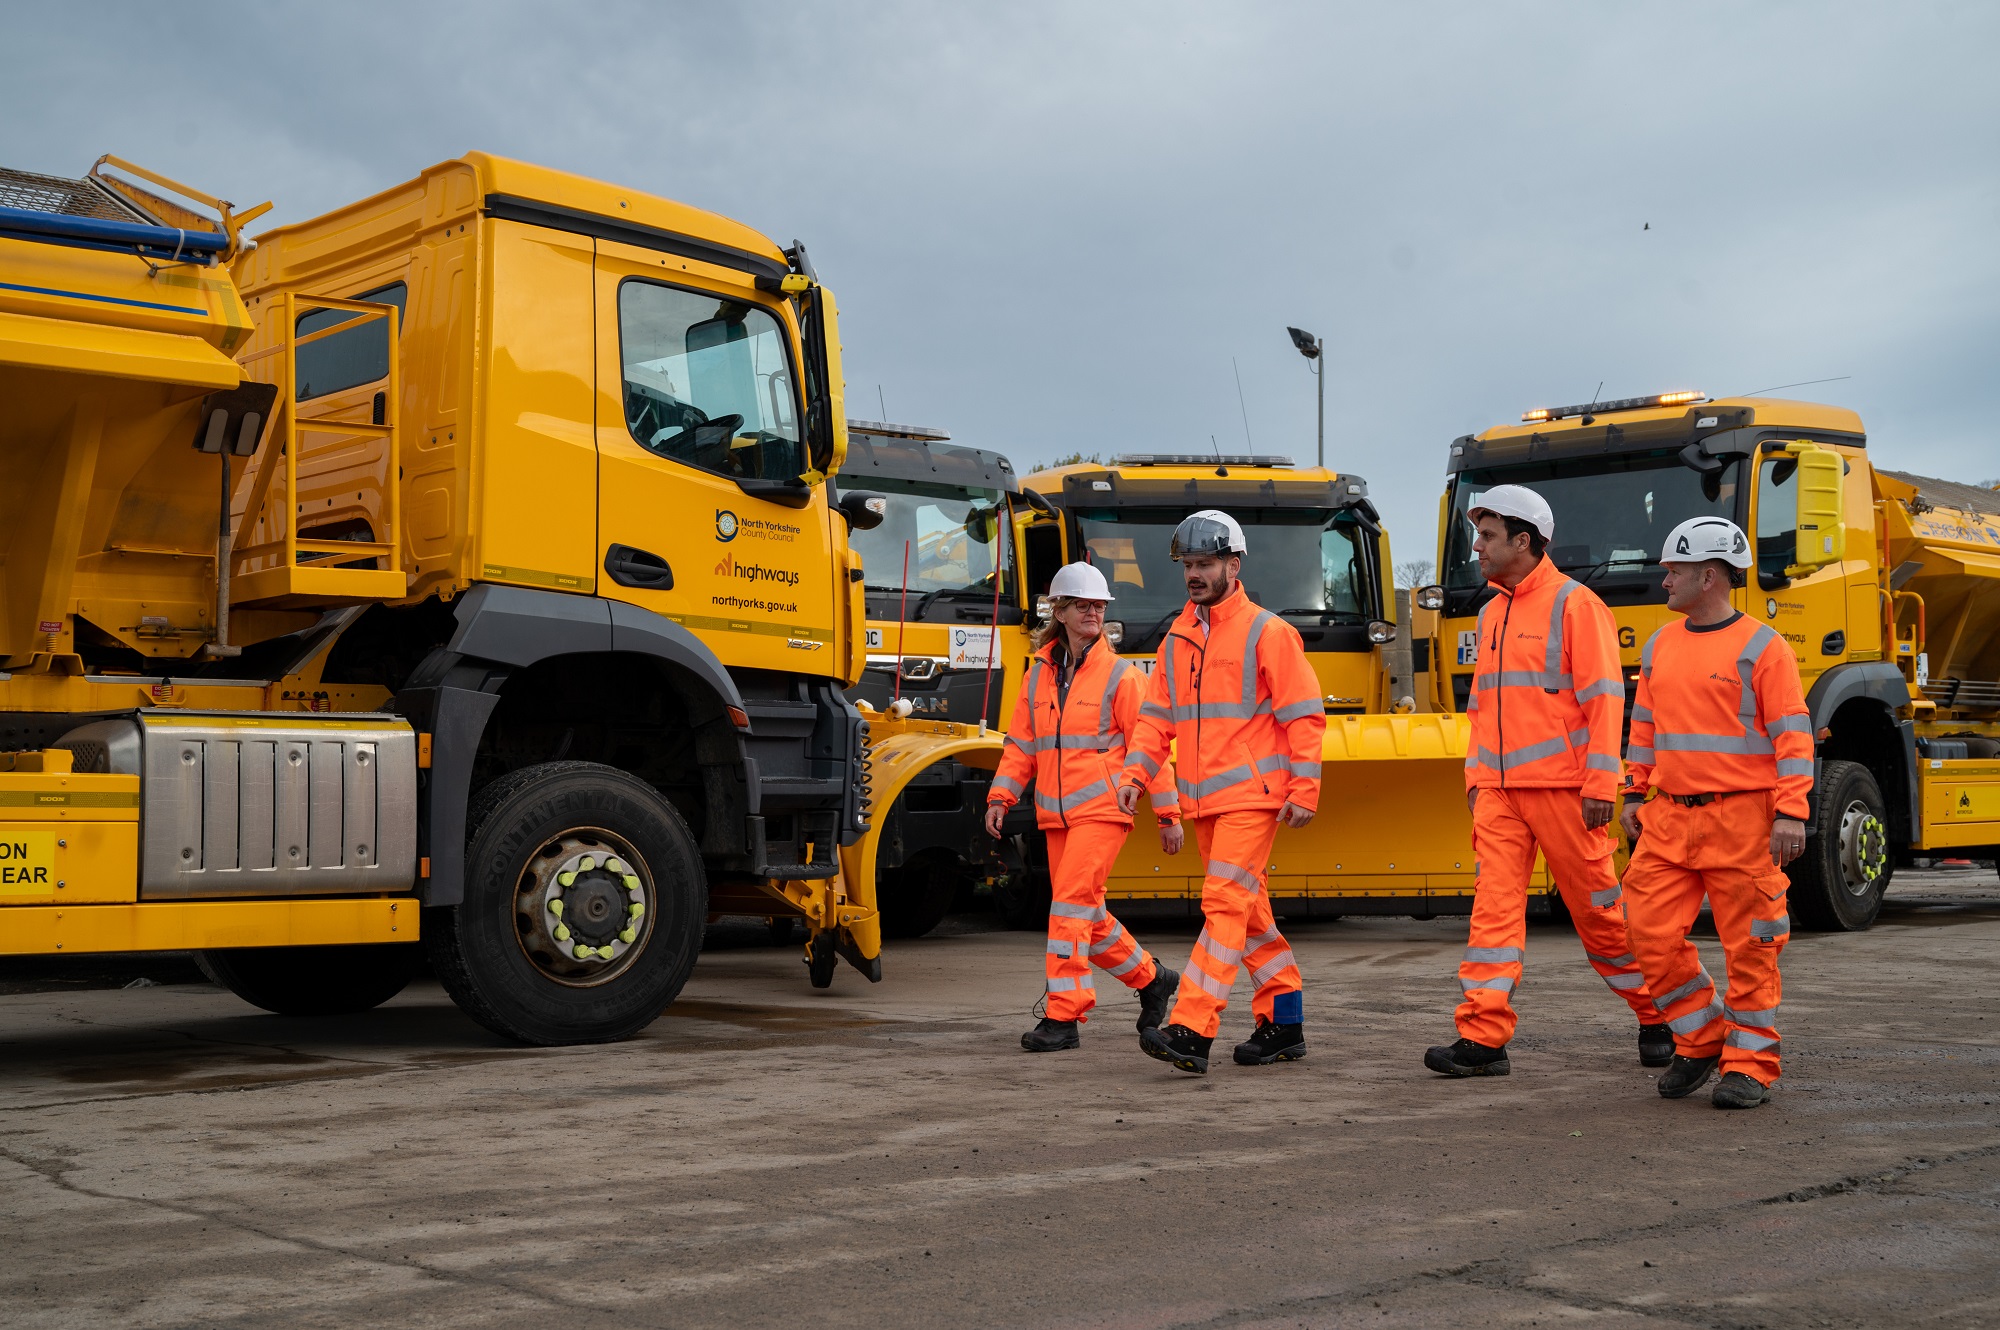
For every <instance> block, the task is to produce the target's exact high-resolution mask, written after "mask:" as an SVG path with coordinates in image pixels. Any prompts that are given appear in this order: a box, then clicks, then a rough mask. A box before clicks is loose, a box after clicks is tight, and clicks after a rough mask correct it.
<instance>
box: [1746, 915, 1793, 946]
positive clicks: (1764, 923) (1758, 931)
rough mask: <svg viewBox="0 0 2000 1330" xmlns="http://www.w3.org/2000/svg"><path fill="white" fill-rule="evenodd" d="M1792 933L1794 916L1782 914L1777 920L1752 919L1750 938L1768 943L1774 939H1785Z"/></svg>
mask: <svg viewBox="0 0 2000 1330" xmlns="http://www.w3.org/2000/svg"><path fill="white" fill-rule="evenodd" d="M1791 931H1792V916H1791V915H1789V914H1781V915H1779V916H1778V917H1777V918H1776V919H1752V920H1751V921H1750V936H1751V937H1755V938H1762V939H1763V940H1764V941H1766V942H1768V941H1770V940H1771V939H1772V938H1774V937H1783V936H1784V935H1785V934H1787V933H1789V932H1791Z"/></svg>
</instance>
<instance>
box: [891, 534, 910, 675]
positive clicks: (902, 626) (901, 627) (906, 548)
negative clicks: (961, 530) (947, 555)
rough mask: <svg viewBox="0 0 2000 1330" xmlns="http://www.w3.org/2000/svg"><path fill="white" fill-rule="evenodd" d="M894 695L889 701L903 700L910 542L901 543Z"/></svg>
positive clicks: (908, 623)
mask: <svg viewBox="0 0 2000 1330" xmlns="http://www.w3.org/2000/svg"><path fill="white" fill-rule="evenodd" d="M896 618H897V619H898V620H900V622H899V623H897V625H896V695H895V697H893V698H891V699H890V701H891V702H892V703H894V702H900V701H902V700H903V634H905V633H907V632H908V631H909V630H910V542H909V541H907V540H906V541H904V542H903V600H902V604H901V605H900V606H899V607H898V608H897V610H896Z"/></svg>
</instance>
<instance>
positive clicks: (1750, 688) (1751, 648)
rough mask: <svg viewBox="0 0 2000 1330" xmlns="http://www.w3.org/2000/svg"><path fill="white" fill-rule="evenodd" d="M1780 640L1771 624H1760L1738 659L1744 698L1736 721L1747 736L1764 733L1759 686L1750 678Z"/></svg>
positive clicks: (1738, 670)
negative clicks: (1759, 718)
mask: <svg viewBox="0 0 2000 1330" xmlns="http://www.w3.org/2000/svg"><path fill="white" fill-rule="evenodd" d="M1778 640H1779V639H1778V635H1777V633H1776V632H1774V631H1772V629H1771V626H1770V625H1769V624H1764V623H1760V624H1758V625H1757V631H1756V632H1754V633H1752V634H1750V640H1749V641H1748V642H1745V643H1744V644H1743V653H1742V654H1741V655H1739V656H1737V658H1736V675H1737V677H1738V678H1739V679H1741V680H1742V682H1743V697H1742V700H1741V701H1739V702H1738V703H1737V704H1736V719H1737V721H1738V722H1739V723H1740V724H1741V725H1742V726H1743V733H1744V734H1745V735H1761V734H1763V733H1764V727H1763V726H1761V725H1759V724H1758V723H1757V686H1756V685H1755V684H1754V683H1752V682H1751V679H1750V676H1751V674H1752V673H1753V672H1754V671H1755V670H1756V668H1757V661H1758V659H1759V658H1760V657H1761V656H1763V654H1764V651H1765V649H1766V648H1768V647H1769V646H1770V645H1771V644H1772V643H1773V642H1776V641H1778ZM1788 649H1789V648H1788ZM1766 742H1767V743H1768V742H1769V740H1768V739H1767V740H1766ZM1765 751H1766V752H1768V751H1770V750H1769V749H1766V750H1765Z"/></svg>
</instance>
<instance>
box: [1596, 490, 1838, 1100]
mask: <svg viewBox="0 0 2000 1330" xmlns="http://www.w3.org/2000/svg"><path fill="white" fill-rule="evenodd" d="M1660 562H1661V564H1663V565H1664V566H1665V568H1666V577H1665V579H1664V582H1665V586H1666V592H1667V608H1668V609H1670V610H1676V611H1678V612H1679V613H1681V614H1682V615H1684V616H1686V617H1685V618H1683V619H1681V620H1679V621H1678V622H1673V621H1670V622H1668V623H1667V624H1665V625H1663V626H1662V627H1661V628H1660V630H1659V631H1658V632H1656V633H1654V634H1653V636H1652V637H1651V639H1649V640H1648V641H1647V643H1646V646H1645V650H1644V652H1643V654H1642V655H1641V657H1640V666H1639V692H1638V697H1637V699H1636V702H1635V704H1634V706H1633V708H1632V738H1631V744H1630V747H1629V748H1627V750H1626V754H1625V759H1626V772H1627V778H1628V782H1629V783H1628V785H1627V787H1626V790H1625V811H1624V815H1623V821H1624V824H1625V830H1626V833H1627V834H1628V835H1630V836H1631V837H1632V839H1633V841H1634V842H1635V848H1634V849H1633V851H1632V859H1631V862H1630V863H1628V864H1627V865H1626V866H1625V896H1626V902H1627V905H1628V908H1629V910H1630V912H1631V928H1632V949H1633V950H1634V951H1635V952H1637V953H1638V955H1639V966H1640V968H1641V969H1642V970H1644V971H1645V974H1646V982H1647V984H1648V985H1649V986H1650V987H1651V988H1652V991H1653V992H1654V994H1655V995H1656V997H1657V1001H1658V1002H1659V1004H1660V1009H1661V1010H1662V1011H1664V1012H1666V1013H1667V1024H1668V1025H1669V1026H1671V1027H1672V1028H1673V1032H1674V1048H1675V1055H1674V1061H1673V1065H1672V1066H1671V1067H1669V1068H1668V1069H1667V1070H1666V1072H1664V1073H1663V1074H1662V1075H1661V1076H1660V1081H1659V1091H1660V1094H1661V1095H1662V1096H1663V1097H1665V1098H1668V1099H1680V1098H1682V1097H1684V1096H1686V1095H1690V1094H1693V1093H1694V1092H1695V1091H1696V1090H1699V1089H1700V1088H1701V1087H1702V1086H1703V1085H1704V1084H1706V1083H1707V1081H1708V1078H1709V1076H1710V1075H1711V1074H1712V1073H1713V1072H1714V1071H1715V1065H1716V1063H1717V1061H1720V1062H1721V1063H1722V1072H1723V1075H1722V1081H1721V1083H1720V1084H1718V1085H1717V1086H1716V1087H1715V1093H1714V1094H1713V1096H1711V1099H1712V1102H1713V1103H1714V1104H1715V1106H1716V1107H1717V1108H1755V1107H1757V1106H1758V1105H1759V1104H1762V1103H1764V1102H1765V1101H1766V1100H1768V1099H1769V1098H1770V1097H1771V1082H1773V1081H1775V1080H1776V1079H1777V1078H1778V1030H1777V1021H1778V1002H1779V998H1780V996H1781V995H1782V987H1781V982H1780V980H1779V977H1778V953H1779V952H1781V951H1783V950H1784V949H1785V943H1786V941H1787V940H1789V939H1790V937H1791V935H1792V923H1791V917H1790V915H1789V914H1788V912H1787V911H1786V908H1785V889H1786V886H1787V885H1788V883H1787V879H1786V877H1785V873H1784V868H1785V865H1786V864H1788V863H1790V862H1791V861H1792V860H1794V859H1796V858H1798V857H1799V854H1800V853H1801V852H1802V851H1803V850H1804V849H1805V843H1806V828H1805V823H1806V819H1807V817H1809V816H1810V815H1811V802H1810V801H1811V798H1812V785H1813V736H1812V721H1811V718H1810V713H1809V712H1808V711H1807V709H1806V702H1805V697H1804V696H1803V694H1802V692H1801V690H1800V688H1799V662H1798V657H1796V656H1795V655H1793V654H1792V649H1791V647H1789V646H1787V645H1786V644H1785V641H1784V639H1783V638H1781V637H1779V636H1778V635H1777V634H1776V633H1774V632H1772V631H1771V629H1770V628H1769V627H1768V626H1766V625H1764V624H1760V623H1758V622H1757V621H1756V620H1754V619H1750V618H1746V617H1745V616H1744V615H1743V613H1742V612H1741V611H1739V610H1737V609H1736V608H1734V607H1733V606H1732V605H1731V604H1730V590H1731V588H1733V587H1740V586H1742V585H1743V584H1744V580H1745V570H1746V569H1748V568H1749V567H1750V565H1751V563H1752V562H1754V556H1753V554H1752V552H1751V549H1750V542H1749V541H1748V540H1747V539H1746V538H1745V537H1744V535H1743V532H1742V530H1741V529H1739V528H1738V527H1737V525H1736V524H1735V523H1734V522H1731V521H1728V520H1726V519H1724V518H1720V517H1697V518H1693V519H1691V520H1689V521H1686V522H1683V523H1681V524H1680V525H1679V526H1677V527H1675V528H1674V529H1673V530H1672V531H1671V532H1669V533H1668V534H1667V544H1666V550H1665V552H1664V553H1662V554H1661V555H1660ZM1641 799H1644V800H1645V803H1644V804H1643V806H1642V805H1641V803H1640V800H1641ZM1704 896H1706V897H1707V898H1708V904H1709V909H1710V910H1711V912H1712V913H1713V914H1714V917H1715V932H1716V936H1717V937H1718V938H1720V939H1721V941H1722V954H1723V958H1724V961H1725V963H1726V964H1727V966H1728V971H1727V973H1728V979H1729V986H1728V992H1727V994H1726V995H1723V996H1720V997H1718V995H1717V993H1716V991H1715V981H1714V980H1713V979H1711V978H1710V977H1709V974H1708V971H1707V970H1706V969H1704V968H1703V967H1702V963H1701V956H1700V955H1699V954H1698V953H1697V952H1696V950H1695V947H1694V944H1693V943H1692V942H1689V941H1688V939H1687V935H1688V930H1689V929H1690V928H1693V927H1694V922H1695V916H1696V915H1698V914H1699V913H1700V912H1701V902H1702V898H1703V897H1704Z"/></svg>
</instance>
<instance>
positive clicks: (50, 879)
mask: <svg viewBox="0 0 2000 1330" xmlns="http://www.w3.org/2000/svg"><path fill="white" fill-rule="evenodd" d="M55 874H56V834H55V832H53V831H21V830H18V829H16V828H11V827H10V828H8V829H7V830H5V831H0V896H52V895H54V894H55V886H56V878H55Z"/></svg>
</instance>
